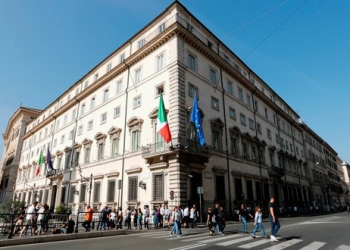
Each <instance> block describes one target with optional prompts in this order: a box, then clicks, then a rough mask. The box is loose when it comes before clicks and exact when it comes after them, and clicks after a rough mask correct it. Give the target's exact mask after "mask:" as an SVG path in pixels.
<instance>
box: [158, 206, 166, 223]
mask: <svg viewBox="0 0 350 250" xmlns="http://www.w3.org/2000/svg"><path fill="white" fill-rule="evenodd" d="M164 215H165V210H164V208H163V207H162V205H159V216H158V222H159V227H160V228H162V227H163V220H164Z"/></svg>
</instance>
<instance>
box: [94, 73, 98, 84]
mask: <svg viewBox="0 0 350 250" xmlns="http://www.w3.org/2000/svg"><path fill="white" fill-rule="evenodd" d="M97 79H98V73H96V74H95V75H94V82H96V81H97Z"/></svg>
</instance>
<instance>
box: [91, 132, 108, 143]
mask: <svg viewBox="0 0 350 250" xmlns="http://www.w3.org/2000/svg"><path fill="white" fill-rule="evenodd" d="M106 137H107V135H106V134H105V133H101V132H99V133H97V134H96V135H95V137H94V139H95V140H97V141H99V140H104V139H106Z"/></svg>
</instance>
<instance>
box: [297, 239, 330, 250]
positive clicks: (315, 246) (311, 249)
mask: <svg viewBox="0 0 350 250" xmlns="http://www.w3.org/2000/svg"><path fill="white" fill-rule="evenodd" d="M324 245H326V242H320V241H315V242H312V243H311V244H309V245H307V246H305V247H303V248H301V249H300V250H316V249H319V248H321V247H322V246H324Z"/></svg>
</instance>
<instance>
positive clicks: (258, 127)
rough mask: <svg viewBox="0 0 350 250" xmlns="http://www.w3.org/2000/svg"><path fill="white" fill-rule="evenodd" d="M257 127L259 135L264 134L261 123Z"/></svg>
mask: <svg viewBox="0 0 350 250" xmlns="http://www.w3.org/2000/svg"><path fill="white" fill-rule="evenodd" d="M256 126H257V129H258V133H259V134H262V131H261V124H260V123H257V124H256Z"/></svg>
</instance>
